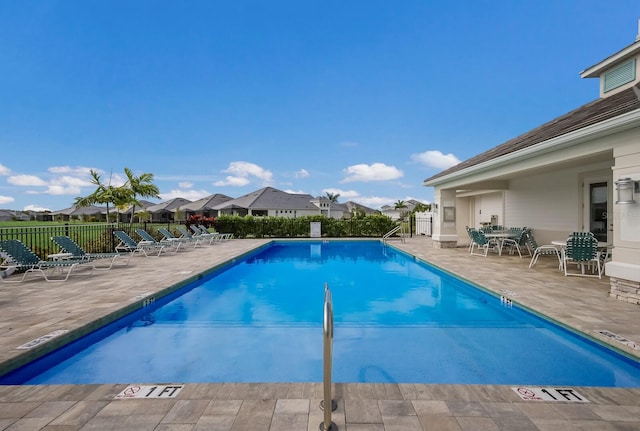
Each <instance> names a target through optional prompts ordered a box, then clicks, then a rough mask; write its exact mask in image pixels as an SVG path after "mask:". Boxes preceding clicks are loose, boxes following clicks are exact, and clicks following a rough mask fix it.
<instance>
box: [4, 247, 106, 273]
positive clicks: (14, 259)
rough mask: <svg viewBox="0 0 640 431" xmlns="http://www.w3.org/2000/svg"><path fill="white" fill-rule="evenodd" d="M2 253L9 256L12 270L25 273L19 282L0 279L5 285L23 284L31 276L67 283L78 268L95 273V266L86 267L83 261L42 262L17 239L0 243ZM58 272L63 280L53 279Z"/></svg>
mask: <svg viewBox="0 0 640 431" xmlns="http://www.w3.org/2000/svg"><path fill="white" fill-rule="evenodd" d="M0 251H2V252H4V253H5V254H6V255H7V256H9V258H10V260H11V263H10V265H11V267H12V268H15V270H17V271H24V272H23V274H22V277H21V278H20V279H19V280H13V279H12V280H9V279H8V278H7V279H5V278H4V277H0V281H2V282H3V283H20V282H23V281H24V280H25V279H26V277H27V275H29V274H36V275H40V276H41V277H43V278H44V279H45V280H46V281H48V282H54V281H66V280H67V279H68V278H69V276H70V275H71V273H72V272H74V271H75V270H76V269H78V268H87V269H88V272H87V273H86V274H91V273H92V272H93V266H92V265H86V263H87V261H85V260H82V259H61V260H41V259H40V258H39V257H38V256H37V255H36V254H35V253H34V252H33V251H31V249H30V248H29V247H27V246H26V245H24V244H23V243H22V241H20V240H17V239H7V240H3V241H0ZM64 268H66V269H67V270H66V272H64V271H63V270H64ZM57 271H59V272H60V274H61V275H62V276H63V278H51V276H52V275H54V274H55V272H57ZM11 278H13V277H11Z"/></svg>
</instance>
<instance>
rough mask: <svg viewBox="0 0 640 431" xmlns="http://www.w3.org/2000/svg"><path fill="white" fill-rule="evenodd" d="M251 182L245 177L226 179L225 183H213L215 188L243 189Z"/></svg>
mask: <svg viewBox="0 0 640 431" xmlns="http://www.w3.org/2000/svg"><path fill="white" fill-rule="evenodd" d="M250 182H251V181H249V179H247V178H244V177H226V178H225V179H224V181H222V180H221V181H216V182H215V183H213V185H214V186H219V187H224V186H232V187H242V186H246V185H247V184H249V183H250Z"/></svg>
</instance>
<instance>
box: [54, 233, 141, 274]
mask: <svg viewBox="0 0 640 431" xmlns="http://www.w3.org/2000/svg"><path fill="white" fill-rule="evenodd" d="M51 240H52V241H53V242H55V243H56V244H57V245H58V246H59V247H60V248H61V249H62V250H63V251H64V252H66V253H69V254H71V257H72V258H73V259H77V260H83V261H86V262H87V263H91V265H93V268H94V269H98V270H104V269H111V268H112V267H113V264H114V263H115V261H116V259H118V258H119V257H121V256H122V254H120V253H87V252H86V251H84V249H83V248H82V247H80V246H79V245H78V243H76V242H75V241H74V240H72V239H71V238H69V237H68V236H66V235H60V236H53V237H51ZM130 258H131V255H130V254H129V255H127V256H126V257H125V259H123V260H124V264H123V265H127V264H128V263H129V259H130ZM99 261H108V262H109V265H108V266H96V262H99Z"/></svg>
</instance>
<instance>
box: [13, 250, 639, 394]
mask: <svg viewBox="0 0 640 431" xmlns="http://www.w3.org/2000/svg"><path fill="white" fill-rule="evenodd" d="M325 283H328V284H329V287H330V288H331V289H332V292H333V301H334V313H335V316H334V319H335V338H334V362H333V378H334V381H336V382H369V383H375V382H397V383H403V382H407V383H408V382H410V383H464V384H518V385H579V386H624V387H638V386H640V369H639V367H638V364H637V363H636V362H635V361H632V360H631V359H628V358H625V357H623V356H622V355H619V354H617V353H615V352H612V351H609V350H607V349H605V348H603V347H601V346H599V345H597V344H595V343H593V342H591V341H588V340H586V339H583V338H579V337H575V336H573V335H572V334H569V333H568V332H567V331H566V330H564V329H562V328H559V327H557V326H555V325H553V324H550V323H549V322H546V321H544V320H543V319H541V318H539V317H537V316H535V315H533V314H530V313H528V312H526V311H524V310H522V309H520V308H518V307H510V306H508V305H506V304H503V303H501V301H500V298H497V297H495V296H493V295H490V294H488V293H486V292H484V291H482V290H479V289H477V288H475V287H473V286H470V285H468V284H466V283H464V282H463V281H461V280H459V279H457V278H455V277H452V276H451V275H449V274H447V273H445V272H442V271H440V270H438V269H436V268H433V267H431V266H429V265H426V264H424V263H422V262H419V261H417V260H415V259H413V258H412V257H410V256H408V255H406V254H405V253H402V252H400V251H398V250H396V249H394V248H393V247H389V246H384V245H382V244H381V243H380V242H378V241H331V242H328V243H327V242H323V241H295V242H280V241H279V242H275V243H273V244H272V245H271V246H269V247H266V248H261V249H259V250H257V251H256V252H254V253H252V254H250V255H248V256H247V257H246V258H245V259H242V260H240V261H237V262H234V263H233V264H229V265H227V266H226V267H224V268H221V269H220V270H217V271H215V272H214V273H212V274H210V275H209V276H207V277H205V278H203V279H202V280H199V281H198V282H196V283H194V284H193V285H190V286H187V287H185V288H184V289H182V290H180V291H179V292H175V293H174V294H171V295H170V296H167V297H165V298H163V299H161V300H158V301H156V302H155V303H153V304H151V305H150V306H148V307H146V308H144V309H142V310H139V311H138V312H136V313H134V314H132V315H131V316H128V317H126V318H124V319H121V320H119V321H118V322H115V323H114V324H111V325H109V326H107V327H105V328H103V329H101V330H100V331H97V332H96V333H94V334H91V335H90V336H87V337H84V338H83V339H81V340H79V341H78V342H76V343H73V344H72V345H70V346H68V347H66V348H63V349H60V350H59V351H57V352H55V353H54V354H51V355H48V356H47V357H45V358H43V359H42V360H40V361H36V362H35V363H33V364H31V365H29V366H26V367H23V368H22V369H20V370H18V371H16V372H14V373H11V374H10V375H7V376H4V377H3V378H2V380H1V381H0V383H2V384H21V383H27V384H57V383H75V384H80V383H132V382H137V383H142V382H173V383H189V382H307V381H314V382H318V381H321V380H322V312H323V306H322V305H323V304H322V301H323V297H324V284H325Z"/></svg>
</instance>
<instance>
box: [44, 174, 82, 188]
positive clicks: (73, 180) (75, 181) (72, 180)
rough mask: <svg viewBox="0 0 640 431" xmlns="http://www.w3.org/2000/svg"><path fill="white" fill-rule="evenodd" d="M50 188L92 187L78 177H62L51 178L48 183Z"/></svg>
mask: <svg viewBox="0 0 640 431" xmlns="http://www.w3.org/2000/svg"><path fill="white" fill-rule="evenodd" d="M49 183H50V185H51V186H74V187H76V188H80V187H86V186H90V185H92V184H91V183H90V182H89V180H85V179H82V178H78V177H70V176H68V175H63V176H61V177H58V178H53V179H52V180H51V181H49Z"/></svg>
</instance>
